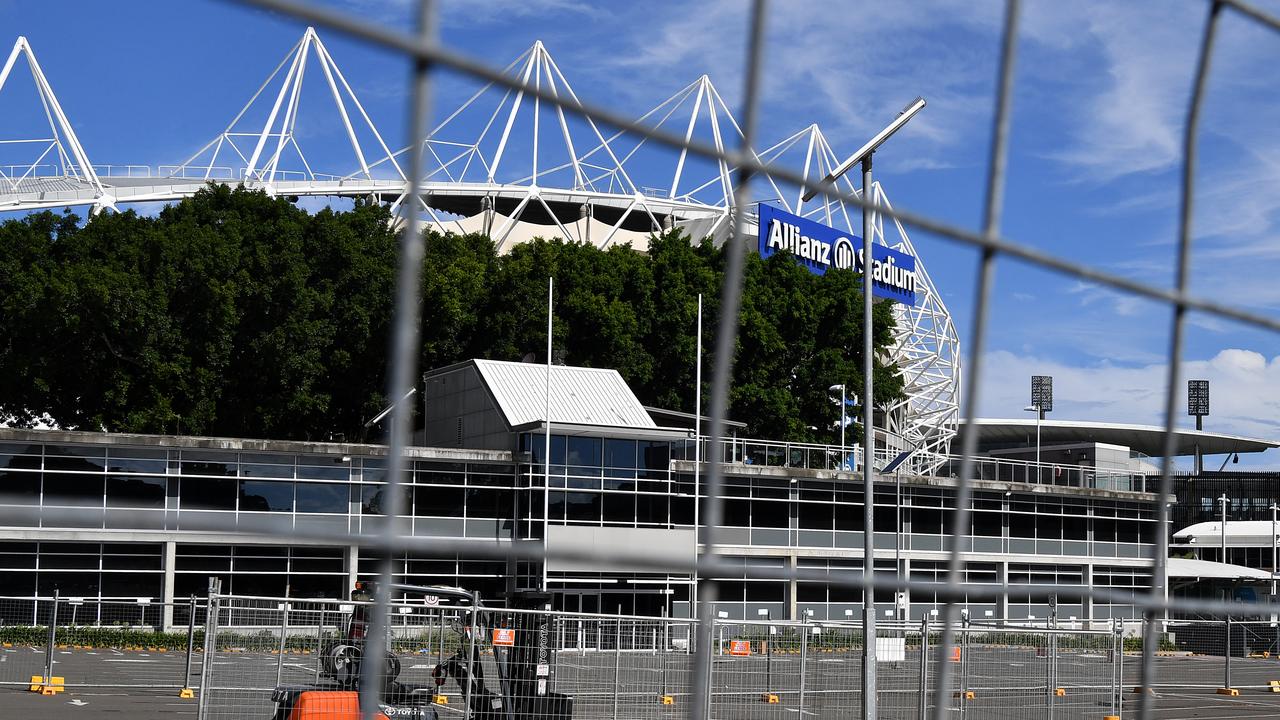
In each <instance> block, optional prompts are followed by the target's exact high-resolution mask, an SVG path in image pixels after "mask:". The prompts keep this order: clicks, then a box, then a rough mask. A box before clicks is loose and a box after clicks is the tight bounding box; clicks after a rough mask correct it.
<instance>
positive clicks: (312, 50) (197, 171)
mask: <svg viewBox="0 0 1280 720" xmlns="http://www.w3.org/2000/svg"><path fill="white" fill-rule="evenodd" d="M312 55H314V56H315V63H316V64H317V65H319V66H320V71H321V72H322V73H323V74H324V79H325V83H326V85H327V86H328V89H329V93H330V95H331V96H332V97H333V105H334V109H335V110H336V111H337V114H338V117H339V118H340V119H341V122H342V126H343V129H344V130H345V132H346V136H347V141H348V143H349V144H350V149H351V152H352V155H353V156H354V160H355V163H356V166H357V167H358V170H357V172H356V173H355V174H354V175H348V176H347V178H345V179H350V178H351V177H353V176H354V177H358V178H362V179H364V180H374V179H377V178H375V176H374V173H373V168H374V167H379V166H380V167H382V168H383V169H384V170H383V172H384V174H386V173H390V174H391V175H392V178H391V179H394V180H399V181H400V182H404V179H405V176H404V172H403V171H402V170H401V169H400V166H399V165H398V164H397V163H396V159H395V157H394V156H393V155H392V153H391V151H390V150H389V149H388V148H387V144H386V142H384V141H383V139H382V135H381V133H379V132H378V128H377V127H376V126H375V125H374V124H373V120H371V119H370V118H369V114H368V113H367V112H366V111H365V109H364V105H362V104H361V103H360V99H359V98H357V97H356V94H355V91H354V90H352V89H351V85H350V84H349V83H348V82H347V79H346V77H345V76H344V75H343V74H342V70H341V69H340V68H339V67H338V64H337V63H336V62H334V59H333V56H332V55H330V54H329V50H328V48H326V47H325V45H324V43H323V42H322V41H321V40H320V36H319V35H317V34H316V31H315V29H314V28H310V27H309V28H307V29H306V31H305V32H303V34H302V39H301V40H299V41H298V42H297V43H296V44H295V45H294V46H293V48H291V49H290V50H289V52H288V53H287V54H286V55H285V57H284V59H283V60H281V61H280V64H278V65H276V67H275V69H274V70H272V71H271V74H270V75H268V76H267V79H266V80H265V81H263V83H262V85H261V86H260V87H259V88H258V90H257V92H255V93H254V94H253V96H252V97H251V98H249V101H248V102H247V103H245V105H244V107H243V108H241V109H240V112H239V113H237V114H236V116H235V117H234V118H232V120H231V122H230V123H228V124H227V127H226V129H224V130H223V131H222V133H221V134H219V135H218V136H217V137H216V138H214V139H213V140H211V141H209V142H208V143H207V144H206V145H205V146H204V147H202V148H200V149H199V150H198V151H196V153H195V154H194V155H192V156H191V157H190V158H188V159H187V160H186V162H183V163H181V164H179V165H175V166H173V167H172V168H169V173H168V174H169V176H171V177H176V178H190V177H197V178H199V179H201V180H240V181H243V182H245V184H247V185H259V184H261V185H265V186H266V187H268V188H270V187H271V186H272V185H273V184H274V183H276V182H277V181H279V180H286V179H288V180H304V181H313V182H314V181H317V180H324V181H336V180H339V179H342V178H340V177H339V176H338V175H334V174H323V173H316V171H315V170H314V169H313V168H312V166H311V163H310V162H308V160H307V156H306V154H305V153H304V152H303V150H302V145H301V144H300V143H299V142H298V135H297V133H296V129H297V124H298V118H299V116H300V107H299V106H300V102H301V98H302V87H303V79H304V78H305V77H306V72H307V63H308V60H309V59H310V58H311V56H312ZM286 66H287V67H288V69H287V70H286V71H285V73H284V77H283V80H282V81H281V82H280V89H279V90H278V91H277V92H276V96H275V101H274V102H273V103H272V105H271V110H270V112H269V113H268V114H267V118H266V122H265V123H264V124H263V125H262V127H261V128H260V129H259V128H243V127H241V121H242V120H243V119H244V118H245V116H246V115H248V114H249V112H250V110H251V109H252V108H254V107H255V105H256V103H257V102H258V99H259V98H260V97H262V96H263V93H264V92H266V91H267V89H268V88H270V87H272V84H273V83H274V82H275V81H276V77H277V76H279V75H280V71H281V70H283V69H285V67H286ZM348 103H350V105H351V108H350V109H348V107H347V105H348ZM353 111H354V112H355V113H357V114H358V116H359V119H360V120H361V121H362V124H360V125H359V127H360V128H361V129H362V130H363V131H365V132H368V133H370V134H371V135H372V137H373V140H374V141H375V143H376V146H377V147H376V149H377V150H380V151H381V153H382V154H381V155H380V156H375V159H374V162H373V163H372V164H371V163H370V162H369V157H370V156H369V154H368V153H367V152H366V151H365V148H364V147H363V145H362V144H361V142H360V137H359V136H360V133H359V132H357V124H356V123H353V122H352V117H351V116H352V112H353ZM228 155H233V156H234V158H233V159H232V161H231V162H232V163H234V164H232V165H219V164H218V161H219V158H220V157H223V158H225V157H227V156H228ZM290 157H292V159H294V160H295V161H296V162H297V163H298V165H296V166H292V167H281V161H282V159H286V158H290ZM202 158H207V162H202V161H201V159H202ZM286 164H287V163H286Z"/></svg>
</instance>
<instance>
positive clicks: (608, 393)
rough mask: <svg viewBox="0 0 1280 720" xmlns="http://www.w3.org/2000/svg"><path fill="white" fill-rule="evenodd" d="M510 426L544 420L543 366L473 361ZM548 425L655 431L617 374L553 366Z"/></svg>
mask: <svg viewBox="0 0 1280 720" xmlns="http://www.w3.org/2000/svg"><path fill="white" fill-rule="evenodd" d="M475 364H476V369H477V370H478V371H479V372H480V376H481V378H483V379H484V382H485V384H486V385H487V386H488V387H489V392H491V393H492V394H493V397H494V400H496V401H497V403H498V407H499V409H500V410H501V411H502V413H503V414H504V415H505V416H506V418H507V422H508V423H509V424H510V425H511V426H513V427H514V426H517V425H524V424H526V423H532V422H538V421H541V420H543V419H545V416H546V386H547V366H546V365H534V364H532V363H517V362H501V361H498V360H476V361H475ZM551 422H552V423H553V424H554V423H572V424H577V425H606V426H621V427H637V428H653V427H657V425H656V424H655V423H654V422H653V418H651V417H649V413H647V412H645V409H644V406H643V405H641V404H640V400H639V399H637V398H636V396H635V393H633V392H631V388H630V387H629V386H628V385H627V383H626V381H625V380H623V379H622V376H621V375H619V374H618V371H617V370H606V369H598V368H583V367H568V366H565V365H553V366H551Z"/></svg>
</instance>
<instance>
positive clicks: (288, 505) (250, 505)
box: [240, 480, 293, 512]
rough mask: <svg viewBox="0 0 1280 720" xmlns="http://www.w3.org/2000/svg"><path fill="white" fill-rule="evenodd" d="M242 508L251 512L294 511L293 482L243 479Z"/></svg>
mask: <svg viewBox="0 0 1280 720" xmlns="http://www.w3.org/2000/svg"><path fill="white" fill-rule="evenodd" d="M240 510H241V511H250V512H254V511H260V512H292V511H293V483H291V482H263V481H260V480H241V481H240Z"/></svg>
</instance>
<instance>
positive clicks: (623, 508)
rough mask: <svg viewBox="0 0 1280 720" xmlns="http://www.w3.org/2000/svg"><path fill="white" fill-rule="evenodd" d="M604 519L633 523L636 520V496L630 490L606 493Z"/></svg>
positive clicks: (626, 523)
mask: <svg viewBox="0 0 1280 720" xmlns="http://www.w3.org/2000/svg"><path fill="white" fill-rule="evenodd" d="M604 521H605V522H607V523H621V524H623V525H631V524H633V523H635V521H636V496H635V493H630V492H611V493H605V494H604Z"/></svg>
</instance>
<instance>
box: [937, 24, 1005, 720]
mask: <svg viewBox="0 0 1280 720" xmlns="http://www.w3.org/2000/svg"><path fill="white" fill-rule="evenodd" d="M1020 9H1021V8H1020V6H1019V1H1018V0H1008V2H1007V3H1006V4H1005V17H1004V33H1003V36H1002V39H1001V43H1000V67H999V69H998V71H997V82H996V98H995V114H994V116H993V117H992V118H991V157H990V159H989V161H988V167H987V194H986V206H985V207H984V209H983V218H982V221H983V234H984V235H985V236H986V237H988V238H993V237H996V236H997V235H999V233H1000V217H1001V212H1002V211H1003V208H1004V184H1005V183H1004V181H1005V168H1006V164H1007V160H1008V154H1009V115H1010V108H1011V106H1012V104H1013V77H1014V74H1013V68H1014V63H1015V61H1016V59H1017V51H1018V15H1019V11H1020ZM995 264H996V252H995V250H994V249H992V248H984V249H983V251H982V257H981V259H980V260H979V266H978V286H977V288H976V291H975V295H976V297H975V300H976V302H975V307H976V309H977V315H976V317H975V319H974V323H973V339H972V340H971V341H970V344H969V361H968V367H969V388H968V392H967V393H966V394H965V397H964V406H965V408H964V416H965V426H966V427H967V428H969V429H970V430H971V431H972V432H966V433H965V434H964V449H963V450H962V451H961V459H960V478H959V485H958V487H957V488H956V507H955V512H954V513H953V514H952V518H953V522H952V527H951V554H950V557H949V558H948V562H947V585H948V586H950V587H951V588H952V589H957V590H958V589H959V588H961V587H962V586H963V582H962V578H964V577H965V576H964V552H965V550H966V549H967V548H966V547H965V541H966V540H967V539H968V538H969V535H970V533H969V527H968V525H969V503H970V498H971V496H972V492H971V489H970V484H969V481H970V479H971V476H972V474H973V456H974V454H975V453H976V452H977V450H978V434H979V432H978V424H977V423H976V422H974V420H975V419H976V418H977V415H978V398H979V396H980V394H981V383H982V360H983V348H984V347H985V345H986V333H987V319H988V317H989V316H990V312H989V311H990V301H991V286H992V284H993V283H994V281H995ZM958 602H961V599H960V597H959V596H956V597H953V598H952V599H949V600H948V601H947V603H946V605H945V606H944V608H943V624H942V640H941V643H940V646H939V648H938V652H937V654H936V655H935V657H936V660H935V662H934V668H935V670H934V673H933V676H934V683H935V684H934V693H933V696H934V707H933V717H934V718H935V720H944V719H945V718H946V717H947V714H948V713H949V712H950V709H951V703H950V702H949V698H950V684H951V662H950V657H951V648H952V647H954V646H955V623H956V620H957V617H956V616H957V615H958V611H959V607H958ZM920 661H921V662H922V663H923V662H926V661H927V658H921V659H920Z"/></svg>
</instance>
